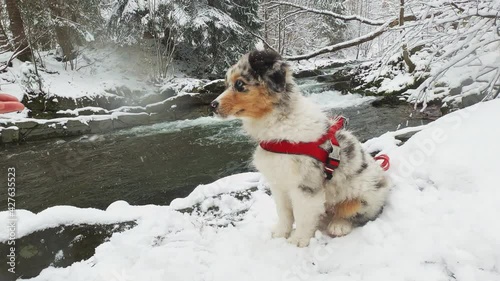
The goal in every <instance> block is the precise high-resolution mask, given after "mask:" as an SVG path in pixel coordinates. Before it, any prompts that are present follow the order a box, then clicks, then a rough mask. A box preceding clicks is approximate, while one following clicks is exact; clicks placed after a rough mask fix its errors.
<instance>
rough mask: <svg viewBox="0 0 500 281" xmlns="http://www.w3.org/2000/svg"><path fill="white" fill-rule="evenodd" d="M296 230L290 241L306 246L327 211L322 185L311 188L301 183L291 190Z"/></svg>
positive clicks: (299, 245)
mask: <svg viewBox="0 0 500 281" xmlns="http://www.w3.org/2000/svg"><path fill="white" fill-rule="evenodd" d="M290 197H291V199H292V206H293V215H294V218H295V231H294V232H293V233H292V235H291V236H290V238H288V242H289V243H291V244H294V245H297V246H298V247H306V246H307V245H309V240H310V239H311V238H312V237H313V236H314V232H315V231H316V229H318V225H319V221H320V217H321V216H322V215H323V214H324V213H325V204H324V202H325V192H324V189H323V188H321V187H316V188H311V187H309V186H306V185H300V186H299V187H298V188H294V189H293V190H291V191H290Z"/></svg>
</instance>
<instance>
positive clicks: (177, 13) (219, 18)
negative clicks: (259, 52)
mask: <svg viewBox="0 0 500 281" xmlns="http://www.w3.org/2000/svg"><path fill="white" fill-rule="evenodd" d="M107 5H108V7H110V8H109V9H108V27H109V32H110V34H111V38H113V40H115V41H116V42H120V43H123V44H134V43H140V42H141V41H143V40H144V39H159V40H161V41H162V42H164V44H166V46H165V47H166V48H167V49H168V48H172V47H173V46H176V50H175V52H174V55H175V58H177V59H179V60H181V61H184V62H186V63H187V64H189V65H191V66H193V67H194V69H193V70H194V72H195V73H197V74H199V75H200V74H201V75H203V76H215V75H219V76H220V74H221V73H222V72H223V70H224V69H226V68H227V66H229V65H230V64H232V63H234V61H235V60H236V59H237V58H238V57H239V56H240V55H241V54H243V53H245V52H247V51H248V50H249V49H251V48H252V47H253V45H254V43H255V36H254V35H253V34H252V33H257V32H258V30H259V27H260V23H259V20H258V17H257V9H258V1H257V0H252V1H246V0H235V1H229V0H198V1H191V0H158V1H150V2H145V1H139V0H116V1H113V2H109V3H108V4H107ZM168 45H170V46H168Z"/></svg>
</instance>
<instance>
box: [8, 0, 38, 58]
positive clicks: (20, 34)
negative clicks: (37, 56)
mask: <svg viewBox="0 0 500 281" xmlns="http://www.w3.org/2000/svg"><path fill="white" fill-rule="evenodd" d="M5 4H6V6H7V13H8V14H9V20H10V30H11V31H12V35H13V36H14V44H15V47H16V49H17V51H19V52H21V53H20V54H19V55H18V56H17V58H18V59H19V60H21V61H29V60H31V57H32V56H31V48H30V47H29V44H28V40H26V34H25V33H24V24H23V19H22V18H21V12H20V11H19V7H18V6H17V0H6V1H5Z"/></svg>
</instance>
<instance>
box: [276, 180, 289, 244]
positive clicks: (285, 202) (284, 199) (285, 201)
mask: <svg viewBox="0 0 500 281" xmlns="http://www.w3.org/2000/svg"><path fill="white" fill-rule="evenodd" d="M272 195H273V198H274V202H275V203H276V211H277V212H278V223H277V224H276V225H275V226H274V228H273V232H272V236H273V238H281V237H284V238H288V236H290V232H292V227H293V212H292V202H291V201H290V197H289V195H288V194H287V192H284V191H282V190H279V189H276V188H275V189H272Z"/></svg>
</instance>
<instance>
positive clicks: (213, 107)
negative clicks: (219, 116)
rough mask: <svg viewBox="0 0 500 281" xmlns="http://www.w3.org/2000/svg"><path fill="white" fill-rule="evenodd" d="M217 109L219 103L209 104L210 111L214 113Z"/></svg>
mask: <svg viewBox="0 0 500 281" xmlns="http://www.w3.org/2000/svg"><path fill="white" fill-rule="evenodd" d="M218 107H219V102H218V101H216V100H214V101H213V102H212V103H210V109H211V110H212V111H213V112H215V111H217V108H218Z"/></svg>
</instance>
